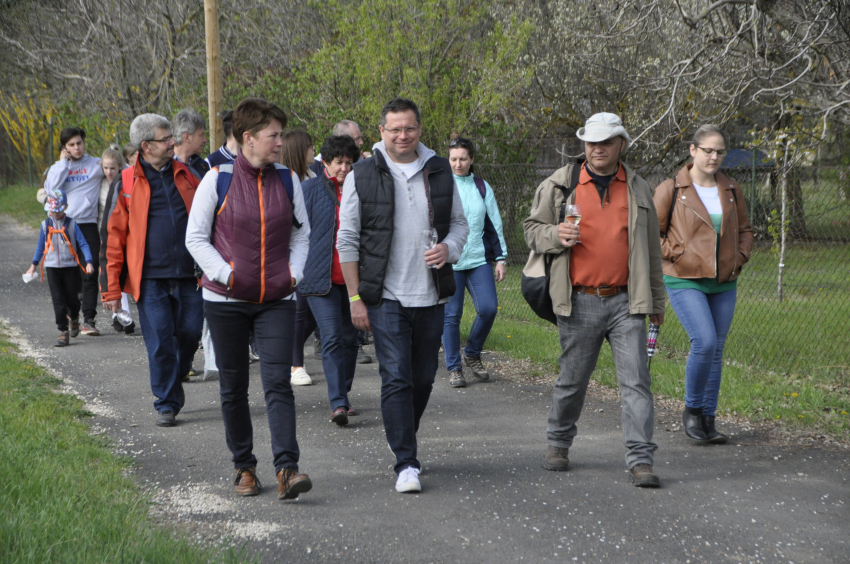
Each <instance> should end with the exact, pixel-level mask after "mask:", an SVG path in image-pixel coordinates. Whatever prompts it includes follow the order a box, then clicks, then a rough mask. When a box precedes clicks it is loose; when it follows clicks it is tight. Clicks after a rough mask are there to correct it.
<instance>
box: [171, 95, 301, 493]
mask: <svg viewBox="0 0 850 564" xmlns="http://www.w3.org/2000/svg"><path fill="white" fill-rule="evenodd" d="M286 121H287V120H286V114H284V113H283V110H281V109H280V108H278V107H277V106H275V105H274V104H271V103H269V102H267V101H265V100H261V99H259V98H246V99H245V100H242V102H240V103H239V105H238V106H237V107H236V109H235V110H234V111H233V135H234V137H235V138H236V140H237V141H238V142H239V144H240V145H241V147H240V149H241V150H240V152H239V155H238V157H237V158H236V160H235V161H233V163H228V164H224V165H221V166H218V167H216V168H213V169H212V170H211V171H210V172H209V173H207V174H206V175H205V176H204V179H203V181H202V182H201V185H200V186H199V187H198V191H197V193H196V196H195V201H194V202H193V205H192V211H191V213H190V215H189V226H188V228H187V230H186V247H187V248H188V249H189V251H190V252H191V253H192V256H193V257H194V258H195V260H196V261H197V262H198V265H199V266H200V267H201V269H202V270H203V272H204V277H203V279H202V286H203V287H204V314H205V315H206V317H207V321H208V323H209V327H210V333H211V334H212V339H213V346H214V347H215V355H216V360H217V363H218V368H219V384H220V388H221V411H222V415H223V418H224V428H225V435H226V440H227V446H228V448H229V449H230V452H231V453H232V454H233V464H234V467H235V468H236V481H235V486H236V493H237V494H239V495H257V494H258V493H260V482H259V480H258V479H257V468H256V467H257V459H256V457H255V456H254V453H253V428H252V426H251V414H250V411H249V408H248V357H247V356H246V355H245V350H246V349H247V347H248V333H249V331H251V330H253V331H254V337H255V339H256V344H257V349H258V351H259V355H260V375H261V378H262V382H263V390H264V392H265V400H266V409H267V412H268V420H269V428H270V429H271V439H272V440H271V443H272V451H273V455H274V466H275V474H276V475H277V479H278V497H279V498H280V499H294V498H296V497H298V494H301V493H304V492H307V491H310V489H311V488H312V484H311V482H310V478H309V477H308V476H307V475H306V474H299V473H298V457H299V451H298V442H297V441H296V438H295V397H294V395H293V393H292V386H291V384H290V377H289V374H290V367H291V364H292V341H293V333H292V328H293V325H294V322H295V300H293V292H294V290H295V287H296V286H297V284H298V282H299V281H300V280H301V278H302V277H303V270H304V263H305V261H306V260H307V249H308V245H309V236H310V226H309V223H308V221H307V213H306V211H305V208H304V198H303V195H302V193H301V183H300V182H299V178H298V176H297V175H296V174H294V173H293V172H292V171H290V170H289V169H287V168H286V167H283V166H282V165H277V164H276V163H277V160H278V154H279V152H280V147H281V145H282V134H283V128H284V127H286Z"/></svg>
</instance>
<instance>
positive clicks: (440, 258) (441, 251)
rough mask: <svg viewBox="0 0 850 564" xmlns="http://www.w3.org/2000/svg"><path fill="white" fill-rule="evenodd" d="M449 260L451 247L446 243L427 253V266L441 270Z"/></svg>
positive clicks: (439, 244)
mask: <svg viewBox="0 0 850 564" xmlns="http://www.w3.org/2000/svg"><path fill="white" fill-rule="evenodd" d="M448 259H449V246H448V245H446V244H445V243H438V244H437V246H436V247H434V248H433V249H428V250H427V251H425V264H427V265H428V266H434V267H436V268H441V267H442V266H443V265H444V264H446V261H447V260H448Z"/></svg>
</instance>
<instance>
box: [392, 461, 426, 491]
mask: <svg viewBox="0 0 850 564" xmlns="http://www.w3.org/2000/svg"><path fill="white" fill-rule="evenodd" d="M395 491H397V492H398V493H419V492H421V491H422V484H421V483H419V468H414V467H413V466H408V467H407V468H405V469H404V470H402V471H401V472H399V473H398V480H396V482H395Z"/></svg>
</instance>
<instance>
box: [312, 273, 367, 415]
mask: <svg viewBox="0 0 850 564" xmlns="http://www.w3.org/2000/svg"><path fill="white" fill-rule="evenodd" d="M307 301H308V302H309V304H310V310H311V311H312V312H313V317H315V318H316V323H317V324H318V326H319V330H320V331H321V332H322V368H324V369H325V379H326V380H327V381H328V400H329V401H330V403H331V410H334V409H336V408H338V407H351V403H350V402H349V401H348V392H350V391H351V384H352V382H354V369H355V368H356V367H357V349H358V345H357V328H356V327H354V325H353V324H352V323H351V310H350V308H349V302H348V290H347V289H346V287H345V285H343V284H332V285H331V291H330V292H328V294H327V295H325V296H307ZM301 350H304V347H303V346H302V347H301Z"/></svg>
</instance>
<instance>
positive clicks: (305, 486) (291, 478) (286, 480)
mask: <svg viewBox="0 0 850 564" xmlns="http://www.w3.org/2000/svg"><path fill="white" fill-rule="evenodd" d="M311 489H313V482H311V481H310V476H308V475H307V474H299V473H298V471H297V470H295V469H294V468H283V469H281V471H280V472H278V473H277V498H278V499H295V498H296V497H298V494H303V493H307V492H309V491H310V490H311Z"/></svg>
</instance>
